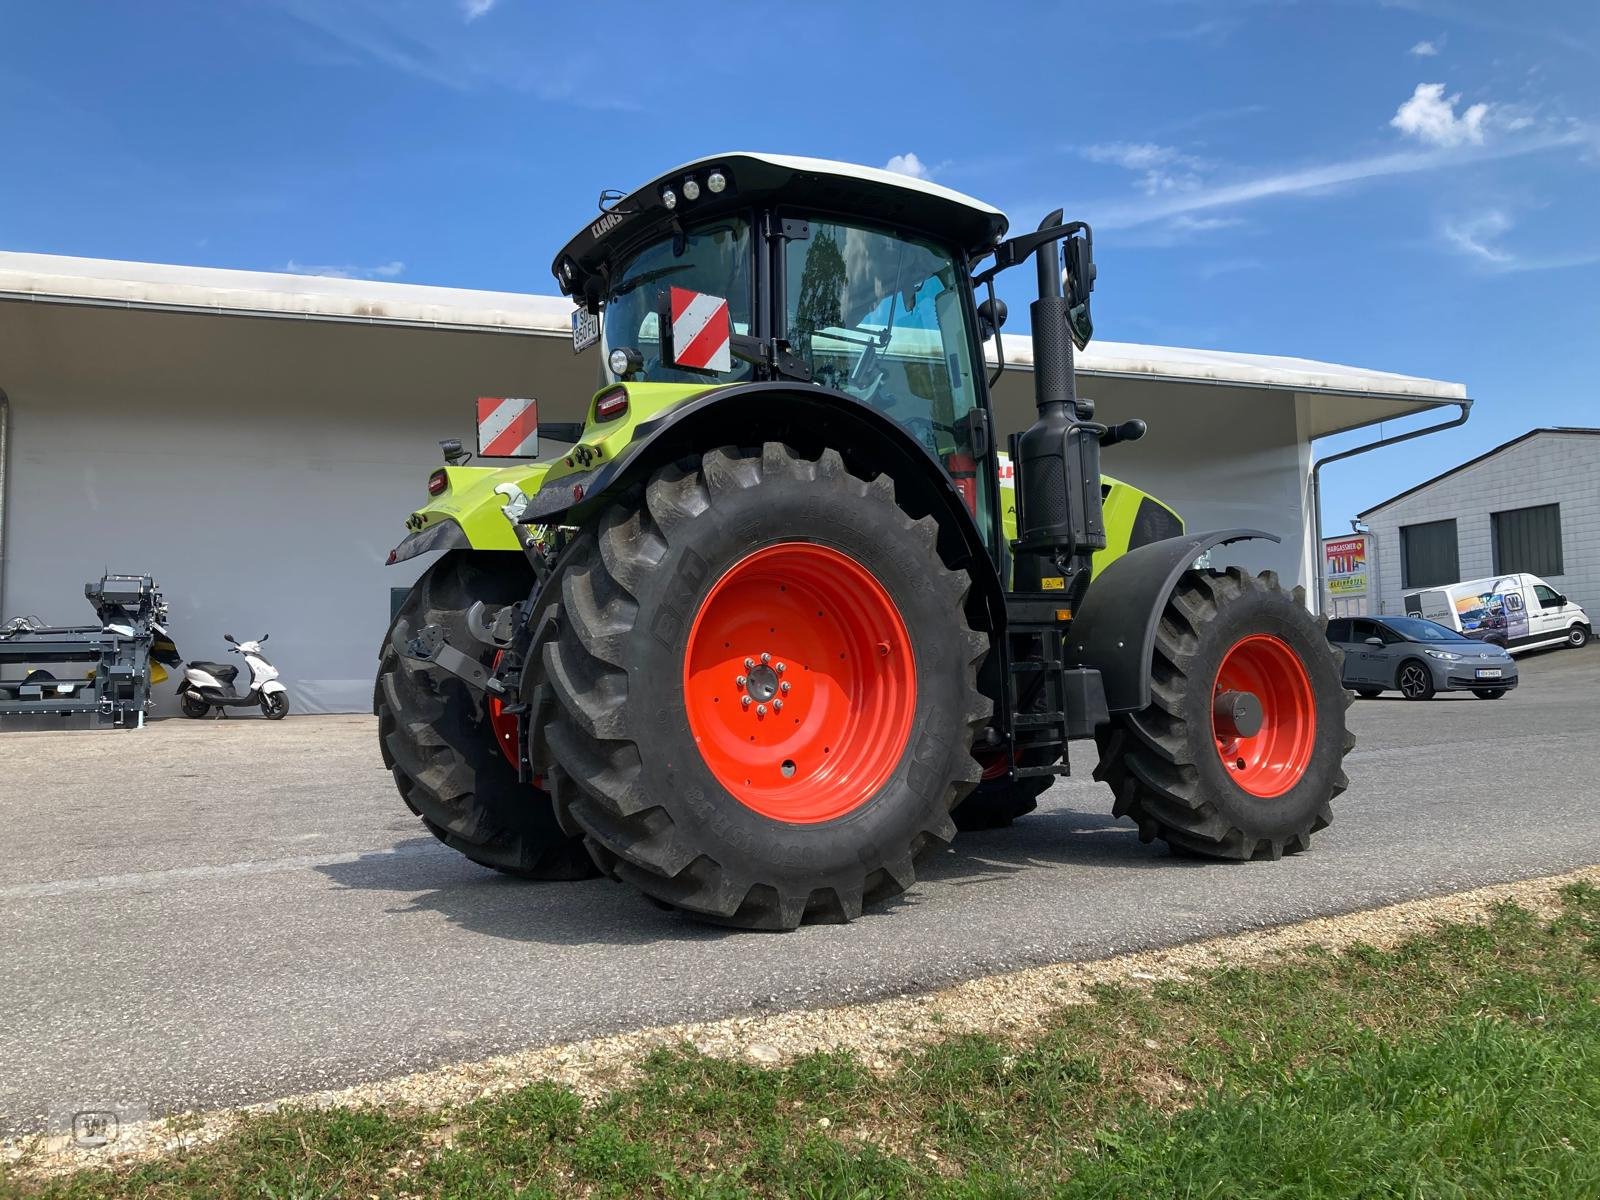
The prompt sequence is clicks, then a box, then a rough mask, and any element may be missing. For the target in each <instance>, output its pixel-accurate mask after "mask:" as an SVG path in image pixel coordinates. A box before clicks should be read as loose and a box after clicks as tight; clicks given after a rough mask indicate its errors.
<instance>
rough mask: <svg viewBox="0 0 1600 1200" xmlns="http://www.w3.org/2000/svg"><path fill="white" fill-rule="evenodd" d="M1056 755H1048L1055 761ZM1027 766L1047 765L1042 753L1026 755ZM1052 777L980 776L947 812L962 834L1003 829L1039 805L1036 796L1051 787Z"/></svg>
mask: <svg viewBox="0 0 1600 1200" xmlns="http://www.w3.org/2000/svg"><path fill="white" fill-rule="evenodd" d="M1060 757H1061V756H1060V755H1059V754H1057V755H1054V756H1052V757H1051V758H1050V761H1051V762H1054V761H1056V760H1058V759H1059V758H1060ZM1023 761H1024V763H1025V764H1026V765H1029V766H1033V765H1037V766H1049V765H1050V763H1049V762H1046V761H1045V760H1044V756H1042V755H1037V754H1036V755H1034V756H1032V757H1025V758H1024V760H1023ZM1054 782H1055V778H1054V777H1053V776H1049V775H1038V776H1033V777H1030V778H1025V779H982V780H979V781H978V786H977V787H975V788H973V789H972V791H971V792H969V793H968V794H967V798H966V799H965V800H963V801H962V802H961V803H960V804H958V805H956V807H955V811H954V812H953V813H951V814H950V815H951V816H952V817H954V818H955V822H956V828H957V829H959V830H960V831H961V832H962V833H978V832H981V831H982V830H985V829H1005V828H1006V827H1008V826H1009V825H1010V824H1011V823H1012V822H1013V821H1015V820H1016V819H1017V818H1018V817H1025V816H1027V815H1028V814H1029V813H1031V812H1032V811H1033V810H1034V809H1036V808H1038V807H1039V797H1040V796H1042V795H1044V794H1045V793H1046V792H1047V791H1049V790H1050V785H1051V784H1053V783H1054Z"/></svg>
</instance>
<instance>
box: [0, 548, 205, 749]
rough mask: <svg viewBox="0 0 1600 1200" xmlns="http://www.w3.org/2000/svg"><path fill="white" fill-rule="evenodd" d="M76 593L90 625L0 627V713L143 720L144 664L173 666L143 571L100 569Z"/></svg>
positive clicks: (158, 606)
mask: <svg viewBox="0 0 1600 1200" xmlns="http://www.w3.org/2000/svg"><path fill="white" fill-rule="evenodd" d="M83 594H84V595H85V596H86V597H88V600H89V603H90V604H91V605H92V606H93V607H94V611H95V615H96V616H98V617H99V618H100V621H99V624H97V625H74V626H63V627H59V628H52V627H48V626H43V625H39V624H35V623H33V622H31V621H29V620H27V619H26V618H21V619H18V620H14V621H11V622H8V623H7V624H6V625H5V626H3V627H0V717H5V716H21V715H33V716H49V715H59V716H63V717H68V716H72V715H74V714H76V713H94V714H96V716H97V717H98V718H99V723H100V724H102V725H115V726H119V727H127V726H133V727H135V728H138V727H142V726H143V725H144V714H145V710H146V709H147V708H148V707H149V699H150V673H151V670H152V667H151V662H152V660H154V661H155V662H156V663H160V664H164V665H167V666H176V665H178V662H179V659H178V654H177V649H176V647H174V646H173V644H172V641H171V639H170V638H169V637H168V636H167V632H166V630H165V629H164V628H163V627H162V624H161V623H162V622H163V621H165V620H166V616H167V606H166V604H165V603H164V602H163V601H162V599H161V593H160V592H158V591H157V590H156V585H155V580H153V579H152V578H151V577H150V576H148V575H106V576H104V577H102V578H101V580H100V582H99V583H86V584H84V587H83Z"/></svg>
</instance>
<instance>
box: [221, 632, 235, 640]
mask: <svg viewBox="0 0 1600 1200" xmlns="http://www.w3.org/2000/svg"><path fill="white" fill-rule="evenodd" d="M222 640H223V641H225V642H231V641H233V634H231V633H225V634H223V635H222Z"/></svg>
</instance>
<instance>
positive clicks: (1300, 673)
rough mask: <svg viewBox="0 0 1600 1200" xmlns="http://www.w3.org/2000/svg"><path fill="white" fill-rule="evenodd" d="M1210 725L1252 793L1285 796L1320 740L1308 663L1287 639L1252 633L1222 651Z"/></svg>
mask: <svg viewBox="0 0 1600 1200" xmlns="http://www.w3.org/2000/svg"><path fill="white" fill-rule="evenodd" d="M1241 698H1242V699H1241ZM1212 733H1213V736H1214V737H1215V739H1216V746H1217V756H1218V757H1219V758H1221V759H1222V765H1223V766H1224V767H1225V768H1226V769H1227V771H1228V774H1229V776H1230V777H1231V778H1232V779H1233V781H1234V782H1235V783H1237V784H1238V785H1239V786H1240V787H1241V788H1243V789H1244V790H1245V791H1247V792H1249V793H1250V794H1251V795H1252V796H1259V797H1261V798H1262V799H1272V798H1273V797H1275V796H1281V795H1283V794H1284V793H1285V792H1287V791H1289V790H1290V789H1291V788H1293V787H1294V786H1295V784H1297V783H1299V782H1300V780H1301V779H1303V778H1304V777H1305V773H1306V771H1307V770H1308V769H1309V768H1310V766H1311V751H1312V749H1313V747H1314V745H1315V743H1316V736H1317V709H1316V700H1315V698H1314V696H1313V695H1312V691H1311V678H1310V676H1308V675H1307V674H1306V668H1305V664H1304V663H1302V662H1301V661H1300V656H1299V655H1298V654H1296V653H1295V652H1294V651H1293V650H1292V649H1290V647H1289V644H1288V643H1287V642H1284V641H1282V640H1281V639H1279V638H1275V637H1272V636H1270V635H1268V634H1252V635H1251V636H1249V637H1244V638H1240V639H1239V641H1237V642H1235V643H1234V644H1233V646H1232V648H1230V649H1229V651H1228V653H1227V654H1225V655H1224V656H1223V658H1222V665H1221V666H1220V667H1219V668H1217V682H1216V686H1215V687H1214V688H1213V689H1212Z"/></svg>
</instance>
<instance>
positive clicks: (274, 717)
mask: <svg viewBox="0 0 1600 1200" xmlns="http://www.w3.org/2000/svg"><path fill="white" fill-rule="evenodd" d="M261 715H262V716H263V717H265V718H266V719H267V720H269V721H281V720H283V719H284V718H285V717H287V716H288V715H289V697H288V696H286V695H285V694H284V693H282V692H268V693H267V694H266V695H265V696H263V697H261Z"/></svg>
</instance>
